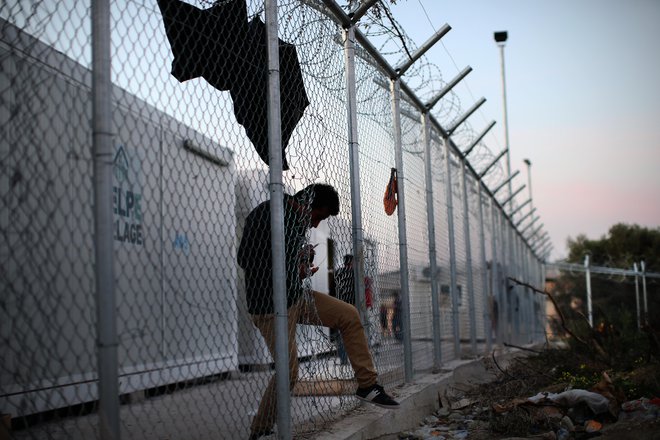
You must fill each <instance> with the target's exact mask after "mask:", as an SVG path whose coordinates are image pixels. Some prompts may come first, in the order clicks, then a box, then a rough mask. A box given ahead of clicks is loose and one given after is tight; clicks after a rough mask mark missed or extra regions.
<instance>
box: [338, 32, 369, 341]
mask: <svg viewBox="0 0 660 440" xmlns="http://www.w3.org/2000/svg"><path fill="white" fill-rule="evenodd" d="M344 61H345V64H346V66H345V67H346V111H347V113H348V115H347V120H348V149H349V166H350V181H351V217H352V220H353V221H352V240H353V255H354V262H355V264H353V270H354V271H355V272H354V273H355V275H354V276H355V279H356V280H363V279H364V235H363V231H362V210H361V207H362V202H361V197H360V160H359V157H360V156H359V144H358V127H357V98H356V93H357V92H356V90H355V27H354V26H350V27H349V28H348V29H345V30H344ZM354 284H355V299H356V302H357V304H356V306H357V309H358V312H359V313H360V318H361V319H362V322H363V324H364V325H365V330H366V332H367V340H369V332H370V329H369V326H368V325H367V324H368V323H369V317H368V316H367V306H366V302H365V290H364V289H365V286H364V283H362V282H358V283H354Z"/></svg>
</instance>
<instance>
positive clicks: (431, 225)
mask: <svg viewBox="0 0 660 440" xmlns="http://www.w3.org/2000/svg"><path fill="white" fill-rule="evenodd" d="M422 132H423V135H424V171H425V173H426V176H425V177H426V215H427V223H428V232H429V271H430V279H431V307H433V368H434V370H437V369H439V368H440V364H441V362H442V341H441V336H442V335H441V332H440V300H439V298H438V276H437V274H438V263H437V258H436V247H435V209H434V205H433V176H432V174H431V128H430V121H429V114H428V112H426V113H422Z"/></svg>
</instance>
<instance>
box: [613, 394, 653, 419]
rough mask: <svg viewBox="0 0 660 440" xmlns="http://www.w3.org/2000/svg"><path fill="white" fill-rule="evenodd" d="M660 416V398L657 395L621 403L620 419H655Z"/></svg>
mask: <svg viewBox="0 0 660 440" xmlns="http://www.w3.org/2000/svg"><path fill="white" fill-rule="evenodd" d="M658 417H660V399H659V398H657V397H655V398H653V399H647V398H646V397H642V398H641V399H636V400H630V401H628V402H624V403H623V404H621V412H620V413H619V420H640V421H642V420H655V419H657V418H658Z"/></svg>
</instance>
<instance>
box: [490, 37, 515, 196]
mask: <svg viewBox="0 0 660 440" xmlns="http://www.w3.org/2000/svg"><path fill="white" fill-rule="evenodd" d="M494 37H495V41H496V42H497V45H498V46H499V48H500V63H501V66H502V104H503V107H504V118H503V121H504V148H506V172H507V176H511V153H510V151H511V150H510V148H509V116H508V112H507V104H506V72H505V69H504V46H505V43H506V40H507V39H508V33H507V32H506V31H502V32H495V34H494ZM511 194H512V191H511V182H509V196H511Z"/></svg>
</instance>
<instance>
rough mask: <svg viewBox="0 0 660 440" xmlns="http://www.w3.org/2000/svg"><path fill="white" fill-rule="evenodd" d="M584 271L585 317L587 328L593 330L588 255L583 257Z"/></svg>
mask: <svg viewBox="0 0 660 440" xmlns="http://www.w3.org/2000/svg"><path fill="white" fill-rule="evenodd" d="M584 269H585V276H586V283H587V317H588V319H589V326H590V327H592V328H593V326H594V318H593V314H592V312H591V270H590V263H589V255H588V254H587V255H585V256H584Z"/></svg>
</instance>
